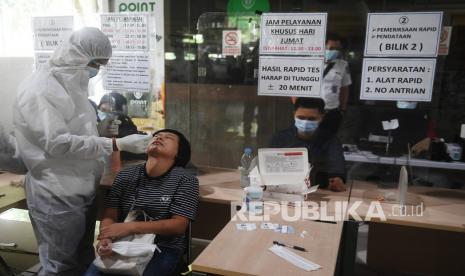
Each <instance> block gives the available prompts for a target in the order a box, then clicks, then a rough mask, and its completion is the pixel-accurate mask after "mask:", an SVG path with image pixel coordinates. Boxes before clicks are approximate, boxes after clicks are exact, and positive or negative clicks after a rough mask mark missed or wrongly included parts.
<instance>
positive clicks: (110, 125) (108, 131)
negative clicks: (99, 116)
mask: <svg viewBox="0 0 465 276" xmlns="http://www.w3.org/2000/svg"><path fill="white" fill-rule="evenodd" d="M120 124H121V121H120V120H115V119H112V118H105V119H104V120H103V121H100V122H99V123H98V124H97V130H98V134H99V135H100V136H102V137H108V138H111V137H115V136H117V135H118V129H119V125H120Z"/></svg>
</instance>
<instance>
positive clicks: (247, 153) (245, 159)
mask: <svg viewBox="0 0 465 276" xmlns="http://www.w3.org/2000/svg"><path fill="white" fill-rule="evenodd" d="M252 159H253V156H252V148H249V147H247V148H245V149H244V154H242V157H241V166H240V167H239V170H240V172H241V187H242V188H245V187H247V186H249V185H250V179H249V172H250V170H251V169H252V168H251V167H250V164H251V163H252Z"/></svg>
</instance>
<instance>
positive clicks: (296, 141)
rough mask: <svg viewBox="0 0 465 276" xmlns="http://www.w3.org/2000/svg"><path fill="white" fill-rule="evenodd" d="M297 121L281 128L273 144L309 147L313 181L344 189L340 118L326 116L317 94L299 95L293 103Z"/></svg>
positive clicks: (284, 146)
mask: <svg viewBox="0 0 465 276" xmlns="http://www.w3.org/2000/svg"><path fill="white" fill-rule="evenodd" d="M294 110H295V113H294V118H295V125H294V126H292V127H290V128H288V129H285V130H282V131H280V132H278V133H276V134H275V135H273V138H272V140H271V145H270V146H271V147H272V148H298V147H305V148H307V150H308V161H309V162H310V163H311V164H312V166H313V168H312V171H311V175H310V180H311V183H312V185H320V187H322V188H326V187H328V188H329V189H330V190H332V191H336V192H339V191H344V190H345V185H344V179H345V160H344V152H343V149H342V145H341V144H340V143H339V141H338V139H337V138H336V132H337V127H335V123H337V118H333V117H332V115H331V114H332V113H329V114H328V115H326V116H325V111H324V110H325V104H324V101H323V100H322V99H318V98H298V99H297V100H296V102H295V104H294Z"/></svg>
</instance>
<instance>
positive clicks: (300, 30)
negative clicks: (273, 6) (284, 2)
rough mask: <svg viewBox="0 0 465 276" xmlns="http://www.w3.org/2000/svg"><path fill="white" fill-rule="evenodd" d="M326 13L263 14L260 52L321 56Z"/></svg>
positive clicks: (262, 53) (264, 53) (261, 53)
mask: <svg viewBox="0 0 465 276" xmlns="http://www.w3.org/2000/svg"><path fill="white" fill-rule="evenodd" d="M326 20H327V13H264V14H263V15H262V16H261V25H260V26H261V38H260V55H268V54H269V55H273V54H285V55H305V56H312V55H318V56H322V55H323V54H324V51H325V37H326Z"/></svg>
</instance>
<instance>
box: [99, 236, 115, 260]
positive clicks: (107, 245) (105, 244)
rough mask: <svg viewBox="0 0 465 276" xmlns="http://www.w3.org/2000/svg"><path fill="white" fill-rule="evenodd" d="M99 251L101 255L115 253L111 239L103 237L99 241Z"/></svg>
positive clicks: (105, 255)
mask: <svg viewBox="0 0 465 276" xmlns="http://www.w3.org/2000/svg"><path fill="white" fill-rule="evenodd" d="M97 253H98V254H99V256H101V257H108V256H111V255H112V254H113V251H112V250H111V240H110V239H102V240H100V241H99V242H98V243H97Z"/></svg>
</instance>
